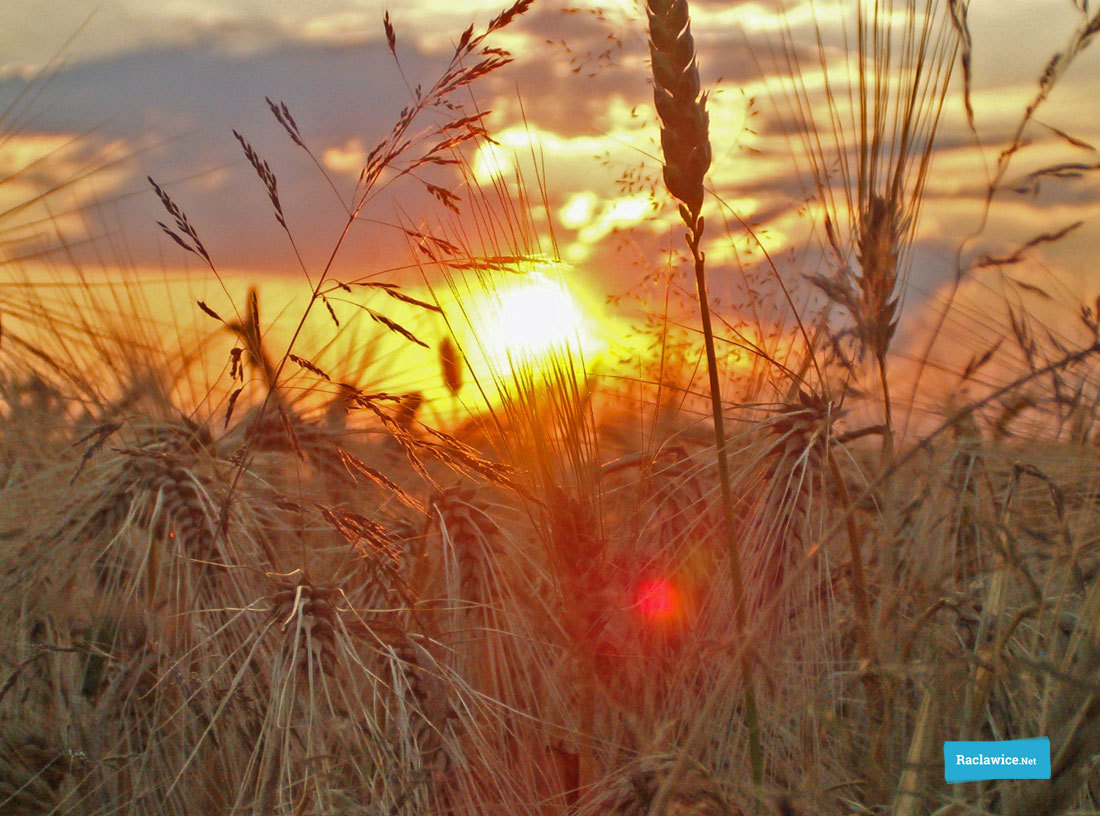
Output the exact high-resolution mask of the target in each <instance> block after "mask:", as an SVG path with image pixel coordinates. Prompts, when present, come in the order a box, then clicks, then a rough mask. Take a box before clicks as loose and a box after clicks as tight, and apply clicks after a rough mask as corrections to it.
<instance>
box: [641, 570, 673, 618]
mask: <svg viewBox="0 0 1100 816" xmlns="http://www.w3.org/2000/svg"><path fill="white" fill-rule="evenodd" d="M635 597H636V602H637V605H638V611H639V612H641V613H642V617H644V618H645V619H646V620H649V621H651V622H653V623H672V622H674V621H676V620H679V618H680V615H681V612H682V611H683V604H682V603H681V600H680V593H679V591H678V590H677V589H676V586H675V584H673V583H672V582H671V581H669V580H668V579H667V578H646V579H645V580H643V581H642V582H641V583H639V584H638V588H637V591H636V592H635Z"/></svg>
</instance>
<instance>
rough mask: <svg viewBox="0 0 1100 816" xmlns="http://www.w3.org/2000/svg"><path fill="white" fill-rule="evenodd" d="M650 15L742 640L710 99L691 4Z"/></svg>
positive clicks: (657, 99)
mask: <svg viewBox="0 0 1100 816" xmlns="http://www.w3.org/2000/svg"><path fill="white" fill-rule="evenodd" d="M646 14H647V16H648V18H649V36H650V45H649V53H650V57H651V58H652V62H653V102H654V105H655V106H656V108H657V113H658V115H659V116H660V118H661V148H662V152H663V155H664V178H665V184H666V185H667V186H668V189H669V192H670V193H672V195H673V196H674V197H675V198H677V199H678V200H679V201H680V202H681V206H680V217H681V218H682V219H683V221H684V224H685V225H686V226H687V228H688V235H687V242H688V247H689V248H690V250H691V254H692V258H693V259H694V262H695V287H696V293H697V295H698V299H699V312H700V316H701V319H702V323H703V342H704V344H705V347H706V355H707V375H708V379H709V381H710V399H711V419H712V420H713V422H714V442H715V453H716V456H717V459H718V476H719V481H720V486H721V491H722V495H721V504H722V517H723V522H724V527H725V533H726V548H727V551H728V558H729V568H730V578H731V580H732V582H733V592H734V614H735V621H736V624H737V629H738V631H739V632H740V631H743V630H744V628H745V623H746V609H745V590H744V581H743V578H742V575H743V573H742V566H741V553H740V551H739V546H738V542H737V530H736V524H735V522H734V518H733V496H732V491H731V487H730V473H729V461H728V459H727V456H726V431H725V425H724V421H723V408H722V394H721V388H720V385H719V381H718V360H717V354H716V352H715V347H714V329H713V327H712V325H711V319H710V301H709V296H708V294H707V279H706V264H705V259H704V256H703V251H702V248H701V244H702V240H703V228H704V221H703V216H702V209H703V179H704V177H705V176H706V172H707V169H708V168H709V167H710V159H711V152H710V137H709V134H708V125H709V120H708V117H707V111H706V95H705V94H703V93H702V92H701V90H700V85H699V67H698V65H697V63H696V58H695V41H694V39H693V38H692V35H691V23H690V14H689V11H688V4H687V0H647V2H646ZM742 681H743V686H744V694H745V710H746V720H747V724H748V728H749V743H750V754H751V762H752V769H753V778H754V780H756V781H757V782H758V783H759V782H760V781H761V780H762V777H763V751H762V748H761V745H760V734H759V727H758V725H757V722H756V700H755V695H754V692H753V689H752V671H751V662H750V660H749V658H748V657H746V659H745V663H744V672H743V677H742ZM662 793H663V792H662Z"/></svg>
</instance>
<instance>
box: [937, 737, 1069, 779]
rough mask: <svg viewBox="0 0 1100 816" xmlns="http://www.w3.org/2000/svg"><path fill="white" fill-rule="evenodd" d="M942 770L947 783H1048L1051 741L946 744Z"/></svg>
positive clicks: (992, 741)
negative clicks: (980, 781) (1029, 781)
mask: <svg viewBox="0 0 1100 816" xmlns="http://www.w3.org/2000/svg"><path fill="white" fill-rule="evenodd" d="M943 768H944V770H943V774H944V778H945V779H946V780H947V781H948V782H977V781H978V780H982V779H1050V738H1049V737H1036V738H1035V739H1018V740H990V741H986V742H945V743H944V744H943Z"/></svg>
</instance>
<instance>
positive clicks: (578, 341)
mask: <svg viewBox="0 0 1100 816" xmlns="http://www.w3.org/2000/svg"><path fill="white" fill-rule="evenodd" d="M469 319H470V323H471V326H472V327H473V329H474V332H475V334H476V337H477V343H478V345H479V346H480V348H481V351H482V354H483V355H484V357H485V358H486V362H487V363H489V365H490V366H492V367H494V368H497V369H500V368H505V369H507V368H508V367H510V366H512V365H514V364H515V363H519V362H522V363H524V364H529V363H536V364H539V363H541V362H543V361H545V360H546V359H547V358H549V357H551V356H552V355H553V354H555V353H559V352H564V351H568V352H569V353H570V354H573V355H576V354H578V352H579V351H581V350H582V349H585V350H590V349H591V348H592V336H591V334H590V332H589V329H588V321H587V320H586V318H585V316H584V314H583V312H582V311H581V309H580V307H579V306H578V305H577V302H576V300H575V299H574V297H573V295H572V294H571V293H570V292H569V290H568V289H567V288H566V287H565V284H564V283H563V282H562V281H560V280H554V279H553V278H551V277H549V276H548V275H546V274H544V273H543V272H540V271H534V272H531V273H529V274H527V275H523V276H519V277H516V278H514V279H513V280H512V281H508V282H507V283H505V284H504V285H502V286H500V287H499V289H498V291H495V292H486V293H485V294H484V295H482V296H481V297H480V298H479V299H478V300H477V301H476V302H475V303H473V304H472V306H471V307H470V310H469Z"/></svg>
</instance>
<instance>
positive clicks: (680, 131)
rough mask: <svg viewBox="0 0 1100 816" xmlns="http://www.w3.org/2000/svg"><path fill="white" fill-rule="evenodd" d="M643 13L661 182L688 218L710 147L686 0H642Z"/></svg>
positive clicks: (695, 211)
mask: <svg viewBox="0 0 1100 816" xmlns="http://www.w3.org/2000/svg"><path fill="white" fill-rule="evenodd" d="M646 14H647V15H648V17H649V38H650V40H649V54H650V58H651V59H652V60H653V103H654V106H655V107H656V108H657V114H658V115H659V116H660V117H661V149H662V150H663V151H664V156H665V166H664V179H665V185H666V186H667V187H668V191H669V192H670V193H672V195H673V196H675V197H676V198H677V199H679V200H680V201H681V202H683V204H684V206H685V207H687V210H688V212H689V214H690V215H691V222H692V223H694V221H695V219H697V218H698V217H699V212H700V211H701V210H702V207H703V177H704V176H705V175H706V173H707V169H708V168H709V167H710V159H711V153H710V140H709V138H708V127H709V118H708V116H707V107H706V101H707V98H706V94H704V93H701V92H700V88H699V66H698V65H697V64H696V61H695V40H694V39H693V38H692V36H691V24H690V21H689V19H688V4H687V0H647V2H646ZM685 220H686V219H685ZM690 225H691V224H689V226H690Z"/></svg>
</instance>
